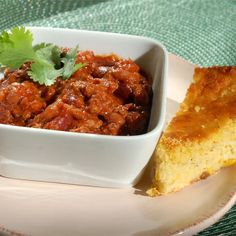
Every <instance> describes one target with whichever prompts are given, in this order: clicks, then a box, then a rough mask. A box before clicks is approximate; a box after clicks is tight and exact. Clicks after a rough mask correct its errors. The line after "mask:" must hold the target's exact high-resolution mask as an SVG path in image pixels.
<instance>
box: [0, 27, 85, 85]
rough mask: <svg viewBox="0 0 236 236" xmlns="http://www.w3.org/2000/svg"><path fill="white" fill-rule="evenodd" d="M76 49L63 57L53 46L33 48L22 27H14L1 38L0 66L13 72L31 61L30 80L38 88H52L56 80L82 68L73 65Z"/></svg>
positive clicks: (31, 37)
mask: <svg viewBox="0 0 236 236" xmlns="http://www.w3.org/2000/svg"><path fill="white" fill-rule="evenodd" d="M77 52H78V46H77V47H75V48H73V49H70V50H69V51H68V52H67V53H66V54H65V55H63V54H62V53H61V51H60V48H59V47H58V46H56V45H54V44H46V43H41V44H37V45H35V46H33V35H32V33H31V32H30V31H29V30H27V29H26V28H25V27H15V28H13V29H12V30H11V31H10V32H5V31H4V32H2V33H1V35H0V64H1V65H2V66H6V67H10V68H12V69H17V68H19V67H20V66H21V65H22V64H24V63H25V62H29V61H31V62H32V64H31V67H30V70H29V71H28V75H29V76H30V78H31V79H32V80H33V81H35V82H38V83H39V84H41V85H42V84H44V85H47V86H49V85H52V84H54V83H55V81H56V79H57V78H58V77H61V78H62V79H63V80H66V79H68V78H70V76H71V75H72V74H73V73H74V72H75V71H76V70H78V69H80V68H82V67H83V66H84V64H82V63H78V64H77V63H76V56H77Z"/></svg>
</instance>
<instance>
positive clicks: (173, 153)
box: [147, 66, 236, 196]
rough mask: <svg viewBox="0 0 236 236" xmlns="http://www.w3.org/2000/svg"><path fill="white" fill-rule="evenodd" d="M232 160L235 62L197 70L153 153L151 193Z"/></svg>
mask: <svg viewBox="0 0 236 236" xmlns="http://www.w3.org/2000/svg"><path fill="white" fill-rule="evenodd" d="M235 162H236V66H232V67H230V66H225V67H212V68H196V69H195V72H194V82H193V83H192V84H191V85H190V87H189V89H188V91H187V94H186V97H185V99H184V101H183V103H182V104H181V105H180V108H179V111H178V112H177V114H176V115H175V117H174V118H173V119H172V121H171V122H170V124H169V125H168V127H167V129H166V130H165V132H164V134H163V135H162V137H161V139H160V142H159V144H158V145H157V148H156V151H155V154H154V168H155V174H154V180H153V187H152V188H151V189H149V190H148V191H147V193H148V194H149V195H150V196H156V195H164V194H167V193H171V192H175V191H178V190H180V189H182V188H183V187H185V186H187V185H189V184H191V183H193V182H195V181H198V180H200V179H204V178H206V177H208V176H209V175H212V174H214V173H215V172H216V171H217V170H219V169H220V168H222V167H226V166H230V165H232V164H234V163H235Z"/></svg>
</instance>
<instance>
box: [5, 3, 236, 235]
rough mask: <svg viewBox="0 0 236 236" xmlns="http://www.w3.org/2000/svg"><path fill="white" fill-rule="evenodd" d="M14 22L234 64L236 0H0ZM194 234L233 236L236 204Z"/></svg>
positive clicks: (206, 62) (7, 17) (202, 60)
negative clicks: (103, 34)
mask: <svg viewBox="0 0 236 236" xmlns="http://www.w3.org/2000/svg"><path fill="white" fill-rule="evenodd" d="M0 4H1V8H0V17H1V21H0V30H3V29H7V28H11V27H12V26H15V25H21V24H25V25H32V26H51V27H66V28H76V29H86V30H99V31H112V32H120V33H127V34H136V35H144V36H147V37H151V38H154V39H157V40H159V41H161V42H162V43H163V44H164V45H165V46H166V47H167V49H168V50H169V51H170V52H172V53H174V54H176V55H179V56H181V57H183V58H185V59H187V60H189V61H191V62H193V63H195V64H198V65H201V66H211V65H236V0H169V1H166V0H110V1H109V0H77V1H76V0H67V1H66V0H57V1H56V0H0ZM199 235H204V236H206V235H236V206H234V207H233V208H232V209H231V210H230V211H229V212H228V213H227V214H226V215H225V217H224V218H223V219H221V220H220V221H219V222H218V223H216V224H215V225H213V226H211V227H209V228H208V229H206V230H204V231H203V232H201V233H200V234H199Z"/></svg>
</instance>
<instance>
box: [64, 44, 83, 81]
mask: <svg viewBox="0 0 236 236" xmlns="http://www.w3.org/2000/svg"><path fill="white" fill-rule="evenodd" d="M78 49H79V46H78V45H77V46H76V47H75V48H73V49H71V50H70V51H69V52H67V54H66V55H65V57H63V58H62V60H61V61H62V63H64V67H63V71H62V78H63V79H68V78H69V77H70V76H71V75H72V74H73V73H74V72H75V71H77V70H78V69H80V68H82V67H83V66H84V64H82V63H79V64H76V59H77V58H76V56H77V52H78Z"/></svg>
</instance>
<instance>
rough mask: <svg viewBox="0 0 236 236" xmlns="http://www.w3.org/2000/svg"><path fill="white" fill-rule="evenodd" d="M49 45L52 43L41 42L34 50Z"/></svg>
mask: <svg viewBox="0 0 236 236" xmlns="http://www.w3.org/2000/svg"><path fill="white" fill-rule="evenodd" d="M49 45H52V44H51V43H39V44H36V45H34V46H33V49H34V51H35V52H36V51H37V50H39V49H41V48H45V47H47V46H49Z"/></svg>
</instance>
